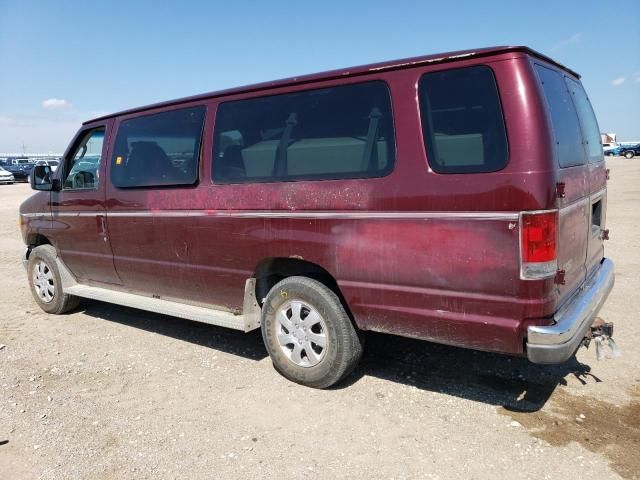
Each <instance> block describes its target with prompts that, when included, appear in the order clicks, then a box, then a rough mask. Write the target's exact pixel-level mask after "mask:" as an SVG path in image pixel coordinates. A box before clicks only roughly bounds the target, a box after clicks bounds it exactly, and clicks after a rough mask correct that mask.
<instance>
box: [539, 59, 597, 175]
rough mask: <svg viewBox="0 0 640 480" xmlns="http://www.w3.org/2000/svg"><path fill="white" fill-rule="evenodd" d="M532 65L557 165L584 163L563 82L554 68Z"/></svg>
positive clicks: (574, 116)
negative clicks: (554, 145) (548, 116)
mask: <svg viewBox="0 0 640 480" xmlns="http://www.w3.org/2000/svg"><path fill="white" fill-rule="evenodd" d="M535 69H536V72H537V74H538V78H539V79H540V83H541V84H542V91H543V92H544V96H545V98H546V100H547V106H548V108H549V113H550V116H551V126H552V127H553V135H554V138H555V143H556V156H557V158H558V163H559V164H560V166H561V167H571V166H574V165H582V164H584V149H583V147H582V134H581V132H580V124H579V123H578V116H577V114H576V109H575V107H574V105H573V102H572V100H571V94H570V93H569V89H568V87H567V84H566V83H565V82H564V79H563V78H562V75H561V74H560V73H558V72H557V71H555V70H552V69H550V68H547V67H543V66H542V65H537V64H536V66H535ZM598 143H599V142H598Z"/></svg>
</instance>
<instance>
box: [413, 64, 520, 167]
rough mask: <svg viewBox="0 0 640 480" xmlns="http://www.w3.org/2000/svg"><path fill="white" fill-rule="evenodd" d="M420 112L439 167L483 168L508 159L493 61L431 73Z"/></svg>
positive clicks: (426, 79) (430, 154)
mask: <svg viewBox="0 0 640 480" xmlns="http://www.w3.org/2000/svg"><path fill="white" fill-rule="evenodd" d="M419 89H420V91H419V97H420V112H421V116H422V130H423V136H424V142H425V148H426V150H427V156H428V161H429V165H430V166H431V168H432V169H433V170H434V171H436V172H438V173H480V172H495V171H497V170H501V169H502V168H504V166H505V165H506V164H507V156H508V151H507V134H506V130H505V127H504V119H503V118H502V107H501V105H500V97H499V95H498V87H497V85H496V80H495V78H494V76H493V72H492V71H491V69H490V68H489V67H485V66H477V67H468V68H459V69H454V70H444V71H441V72H434V73H427V74H425V75H423V76H422V78H421V79H420V85H419Z"/></svg>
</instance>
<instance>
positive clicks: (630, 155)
mask: <svg viewBox="0 0 640 480" xmlns="http://www.w3.org/2000/svg"><path fill="white" fill-rule="evenodd" d="M624 158H633V152H625V153H624Z"/></svg>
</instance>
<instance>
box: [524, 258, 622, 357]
mask: <svg viewBox="0 0 640 480" xmlns="http://www.w3.org/2000/svg"><path fill="white" fill-rule="evenodd" d="M614 283H615V273H614V268H613V262H612V261H611V260H609V259H607V258H605V259H604V260H603V261H602V263H601V265H600V268H599V269H598V271H597V272H596V273H595V274H594V275H592V276H591V278H589V280H587V281H586V282H585V283H584V285H583V286H582V287H581V290H580V292H579V293H578V294H577V295H576V296H575V297H574V298H573V299H572V300H571V301H570V302H569V304H568V305H566V306H565V307H563V308H562V309H561V310H559V311H558V312H557V313H556V314H555V315H554V317H553V318H554V324H553V325H547V326H531V327H529V328H528V329H527V356H528V357H529V360H530V361H532V362H533V363H543V364H550V363H562V362H564V361H565V360H568V359H569V358H570V357H571V356H572V355H573V354H574V353H575V351H576V350H577V349H578V347H579V346H580V344H581V343H582V339H583V338H584V337H585V335H586V334H587V332H588V331H589V328H590V327H591V324H592V323H593V321H594V320H595V318H596V315H597V314H598V312H599V311H600V308H602V305H603V304H604V302H605V300H606V299H607V297H608V296H609V293H610V292H611V289H612V288H613V284H614Z"/></svg>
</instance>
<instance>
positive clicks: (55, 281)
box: [27, 245, 80, 315]
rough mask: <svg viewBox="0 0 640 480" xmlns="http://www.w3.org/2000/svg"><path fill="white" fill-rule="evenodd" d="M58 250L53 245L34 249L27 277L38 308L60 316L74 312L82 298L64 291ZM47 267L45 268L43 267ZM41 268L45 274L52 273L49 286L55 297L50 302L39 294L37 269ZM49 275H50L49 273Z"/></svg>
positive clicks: (30, 256)
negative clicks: (57, 257)
mask: <svg viewBox="0 0 640 480" xmlns="http://www.w3.org/2000/svg"><path fill="white" fill-rule="evenodd" d="M56 256H57V254H56V249H55V248H53V247H52V246H51V245H40V246H39V247H36V248H34V249H33V250H32V251H31V255H29V263H28V265H27V277H28V279H29V287H30V288H31V294H32V295H33V298H34V299H35V301H36V303H37V304H38V306H39V307H40V308H41V309H42V310H44V311H45V312H47V313H53V314H56V315H59V314H61V313H66V312H68V311H70V310H73V309H74V308H76V307H77V306H78V304H79V303H80V298H79V297H76V296H74V295H67V294H65V293H64V291H63V289H62V280H61V278H60V271H59V270H58V264H57V263H56ZM43 265H44V267H46V268H44V267H43ZM38 267H40V268H42V270H43V271H44V272H50V277H51V278H50V279H49V280H48V282H49V284H50V285H52V286H53V295H52V298H51V299H50V300H48V301H47V299H45V298H43V297H42V296H41V295H39V294H38V287H37V286H36V278H35V277H36V269H37V268H38ZM47 275H48V273H47Z"/></svg>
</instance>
